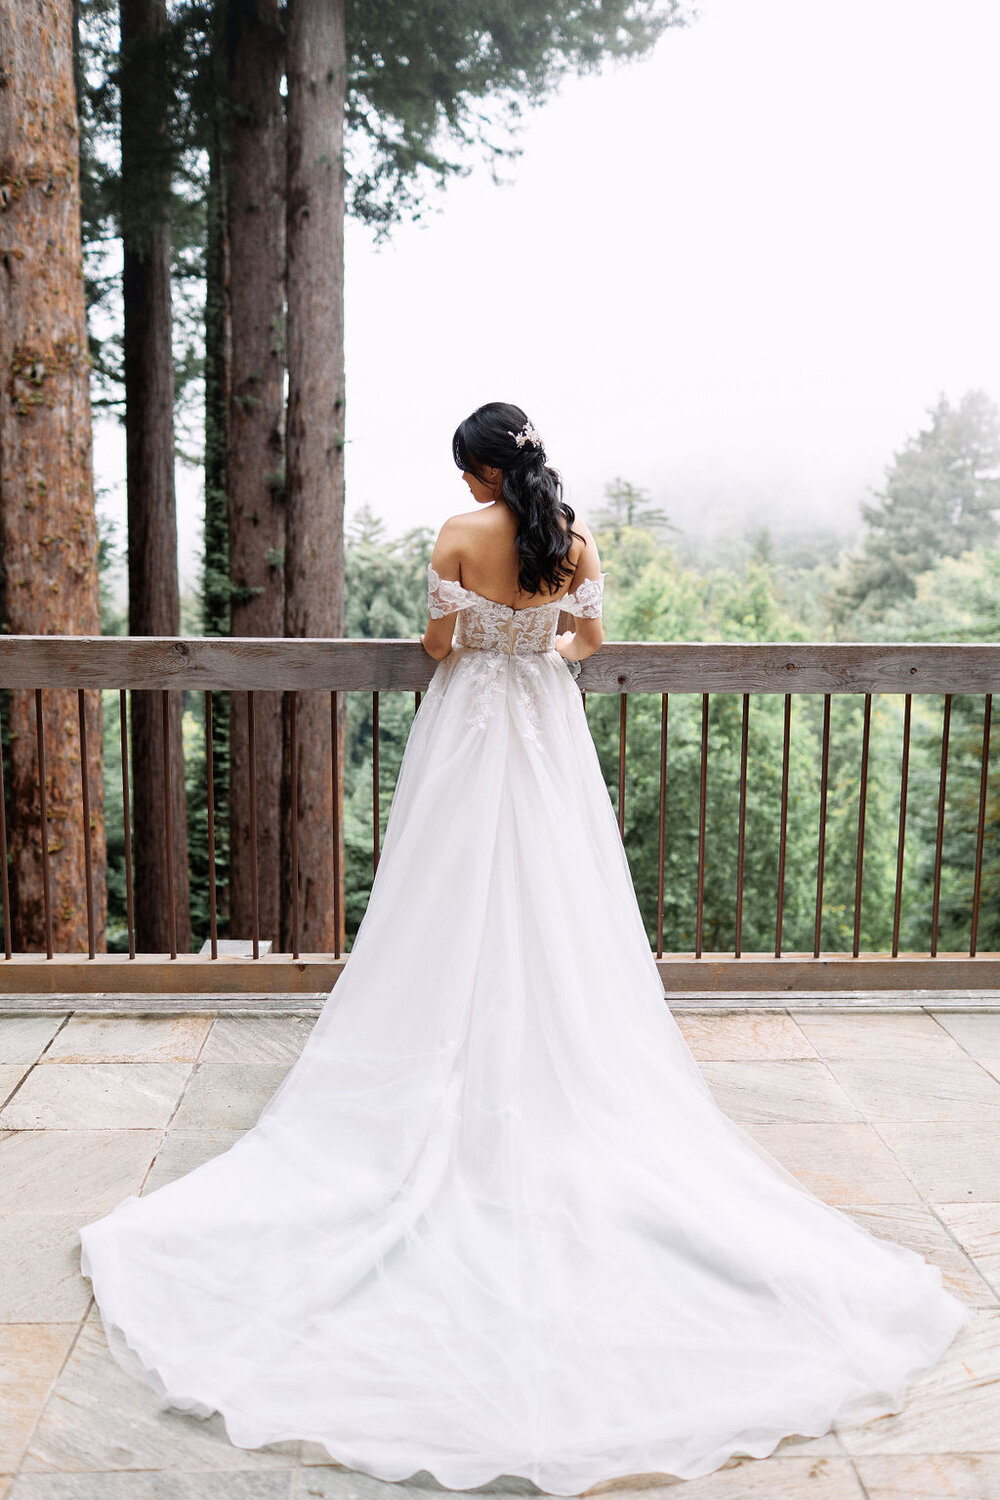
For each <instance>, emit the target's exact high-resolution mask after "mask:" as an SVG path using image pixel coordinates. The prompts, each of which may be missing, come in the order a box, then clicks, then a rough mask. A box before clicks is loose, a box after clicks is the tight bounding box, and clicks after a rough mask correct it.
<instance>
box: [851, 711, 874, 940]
mask: <svg viewBox="0 0 1000 1500" xmlns="http://www.w3.org/2000/svg"><path fill="white" fill-rule="evenodd" d="M871 727H872V695H871V693H866V694H865V720H864V728H863V730H862V732H861V783H860V785H859V787H858V854H857V862H856V864H855V868H854V947H853V949H852V952H853V955H854V957H855V958H857V956H858V953H859V951H860V947H861V883H862V878H863V873H864V864H865V812H866V810H867V807H868V748H869V744H870V741H871Z"/></svg>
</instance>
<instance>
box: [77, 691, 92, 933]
mask: <svg viewBox="0 0 1000 1500" xmlns="http://www.w3.org/2000/svg"><path fill="white" fill-rule="evenodd" d="M76 706H77V713H78V716H79V720H80V790H81V793H82V802H83V877H84V885H85V888H86V893H87V956H88V958H93V957H94V954H95V952H96V949H97V943H96V938H95V932H94V865H93V849H92V846H91V830H90V772H89V757H88V755H87V704H86V701H85V698H84V690H83V688H77V690H76Z"/></svg>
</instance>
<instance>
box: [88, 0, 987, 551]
mask: <svg viewBox="0 0 1000 1500" xmlns="http://www.w3.org/2000/svg"><path fill="white" fill-rule="evenodd" d="M700 10H701V15H700V18H699V19H698V20H696V21H695V22H693V23H692V25H691V26H690V27H689V28H687V29H684V30H677V31H668V32H667V34H666V35H665V37H664V38H663V39H662V41H661V42H660V44H659V46H658V48H657V50H656V52H655V54H654V55H653V56H652V57H651V58H650V59H648V60H647V61H646V62H644V63H640V64H637V65H630V66H622V67H620V68H615V69H613V70H609V71H607V72H605V73H603V74H602V75H600V76H598V77H593V78H587V79H578V80H572V81H571V82H569V83H567V84H566V85H565V87H564V88H563V90H562V93H561V95H560V96H559V97H557V98H556V99H554V100H553V101H551V102H550V103H548V104H547V105H545V106H544V107H543V108H542V109H541V110H539V111H534V112H532V113H531V114H530V115H529V116H528V124H527V126H526V128H525V129H524V131H523V132H522V135H521V140H520V143H521V145H522V146H523V155H522V157H521V158H520V159H519V160H518V161H516V162H515V163H513V164H512V165H511V166H510V167H509V168H508V169H507V171H508V175H509V176H510V177H511V178H512V183H511V185H509V186H504V187H500V188H498V187H495V186H494V185H493V183H492V182H491V180H490V177H489V174H488V172H487V171H486V170H485V168H477V169H476V170H475V171H474V172H473V174H472V176H471V177H469V178H467V179H465V180H462V181H458V182H454V183H452V185H451V186H450V187H449V188H448V189H447V191H446V193H445V194H444V195H442V196H441V197H440V199H439V200H438V201H439V205H440V207H439V211H437V212H432V213H431V214H430V215H429V217H428V219H427V220H426V222H425V223H424V224H423V225H408V226H403V227H402V228H400V229H398V230H397V231H395V233H394V235H393V238H392V241H391V242H390V244H389V245H388V246H386V247H384V248H380V249H375V248H373V246H372V243H371V239H370V236H369V235H368V234H367V233H366V232H365V231H364V230H363V229H362V228H360V227H359V226H357V225H351V226H349V232H348V252H347V380H348V385H347V427H348V437H349V446H348V449H347V464H348V490H347V512H348V516H350V515H351V514H352V513H353V512H354V511H356V510H357V508H358V507H359V506H360V505H361V504H364V503H367V504H368V505H370V506H371V507H372V509H373V510H374V511H375V512H376V513H378V514H380V515H382V516H383V517H384V518H385V520H386V522H387V523H388V526H389V530H390V532H391V533H393V534H396V533H398V532H401V531H402V530H404V529H405V528H406V527H408V526H411V525H416V524H420V523H424V524H427V525H431V526H434V527H437V526H438V525H439V524H440V523H441V522H442V521H443V520H444V519H445V517H446V516H448V515H450V514H452V513H453V512H454V511H456V510H464V509H468V508H469V506H468V498H467V492H466V491H465V489H464V487H460V486H461V481H460V479H459V477H458V473H457V471H456V469H455V468H454V466H453V464H452V462H451V456H450V440H451V434H452V431H453V429H454V427H455V426H456V425H457V422H458V421H459V420H460V419H461V418H462V417H463V416H465V415H466V414H467V413H468V412H469V411H471V410H472V409H473V408H474V407H475V406H477V405H479V404H480V403H481V402H483V401H488V400H508V401H515V402H517V403H518V404H519V405H521V406H523V407H524V408H525V410H526V411H527V412H528V414H529V416H530V417H531V418H532V420H533V421H534V422H535V423H536V425H537V426H538V427H539V428H540V430H541V431H542V433H543V434H544V435H545V438H546V442H547V447H548V451H549V455H550V459H551V461H552V462H553V463H555V465H556V466H557V467H558V468H560V469H561V470H562V472H563V475H564V478H565V480H566V486H567V496H568V498H569V500H570V503H571V504H573V505H574V506H575V507H576V508H577V511H578V513H579V514H581V515H583V516H584V517H585V518H586V517H587V516H588V515H590V514H591V513H592V511H594V510H596V509H597V508H598V506H599V505H600V503H601V497H602V492H603V488H604V485H605V484H606V483H607V482H608V481H609V480H611V479H613V478H614V477H615V476H616V475H621V476H623V477H624V478H626V479H628V480H629V481H631V482H632V483H633V484H637V485H640V486H642V487H645V488H648V489H649V490H650V492H651V498H652V500H653V501H654V502H655V503H658V504H661V505H663V506H664V507H665V508H666V509H667V510H668V511H669V512H670V513H671V514H672V515H673V516H674V517H675V518H676V519H677V520H678V521H680V522H681V524H684V525H687V526H690V527H692V528H698V529H700V530H701V531H702V532H707V533H708V534H709V535H711V534H712V533H713V532H718V531H722V530H723V529H728V528H729V527H731V526H732V525H733V524H734V522H735V524H737V525H739V526H742V525H743V523H744V521H745V520H746V521H750V520H752V519H753V518H756V517H760V518H761V519H771V518H773V517H774V515H775V514H776V513H777V512H781V513H782V514H783V515H786V516H787V515H789V514H792V515H796V518H797V520H799V521H801V523H802V524H805V525H809V524H812V523H815V524H817V525H831V524H832V525H835V526H841V527H845V528H847V529H850V527H851V526H852V524H853V519H854V517H855V515H856V508H857V504H858V501H859V500H860V499H862V498H864V497H865V495H866V494H867V492H868V491H869V490H870V488H871V487H872V486H877V485H878V484H879V482H880V481H881V478H882V475H883V472H884V468H885V465H886V464H887V463H888V462H889V460H890V458H891V455H892V452H893V450H894V449H895V448H898V447H899V446H900V445H901V444H902V442H903V441H904V439H905V437H906V436H907V435H908V434H910V433H912V432H914V431H915V430H916V428H917V427H918V426H919V425H920V424H921V422H922V420H923V416H924V413H925V411H926V408H927V407H928V406H929V405H931V404H932V403H933V402H935V401H936V399H937V397H938V396H939V394H940V393H942V392H944V393H946V394H947V395H948V396H949V397H951V398H952V399H957V398H958V397H959V396H960V395H961V394H962V392H963V391H965V390H967V389H969V388H970V387H972V386H982V387H984V388H985V389H986V390H987V391H988V392H989V393H990V394H991V395H992V396H993V397H994V398H995V399H1000V278H998V274H997V268H998V266H1000V200H998V194H997V185H996V145H997V141H998V139H1000V89H998V88H997V84H996V76H997V65H998V60H1000V4H998V3H997V0H948V3H947V4H945V5H943V4H942V3H941V0H840V3H838V4H837V5H836V6H831V5H830V4H829V3H822V4H821V3H820V0H700ZM116 446H117V445H116V444H113V443H110V442H108V441H107V440H106V439H105V440H104V441H102V443H101V445H100V448H99V465H100V468H101V469H102V470H103V473H104V477H105V482H107V479H108V478H109V477H112V476H113V472H114V471H115V470H116V469H117V467H118V460H117V459H116V456H115V452H114V450H115V448H116ZM180 477H181V486H182V494H183V501H182V507H181V527H180V529H181V565H182V572H183V574H184V576H185V577H186V578H187V579H193V577H194V554H195V550H196V545H197V536H198V530H199V527H200V508H201V501H200V493H199V487H198V484H197V480H196V479H192V477H191V476H190V474H182V475H181V476H180Z"/></svg>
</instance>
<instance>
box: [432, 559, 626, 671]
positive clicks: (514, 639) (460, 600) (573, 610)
mask: <svg viewBox="0 0 1000 1500" xmlns="http://www.w3.org/2000/svg"><path fill="white" fill-rule="evenodd" d="M607 576H608V575H607V573H602V574H601V576H600V578H585V579H584V580H583V582H582V583H581V584H580V587H579V588H578V589H574V590H573V591H572V592H571V593H569V594H563V596H562V597H561V598H560V599H556V600H554V601H553V602H552V603H551V604H530V605H528V606H527V607H526V608H524V609H515V608H514V607H513V605H510V604H500V603H499V602H498V601H497V600H496V599H487V597H486V595H485V594H477V593H476V592H475V590H474V589H467V588H466V587H465V586H464V584H461V583H459V582H458V579H457V578H442V577H441V576H440V574H439V573H438V571H437V569H436V568H435V567H434V566H433V564H432V563H428V564H427V609H428V612H429V613H430V615H431V618H432V619H435V620H438V619H440V618H441V617H442V616H443V615H451V614H454V613H455V611H456V610H458V611H459V615H458V624H457V625H456V627H455V641H456V644H457V645H459V646H469V647H471V648H472V649H473V650H476V651H501V652H504V653H505V654H507V655H512V656H524V655H530V654H532V653H534V652H537V651H552V650H554V649H555V641H556V630H557V628H558V624H559V611H560V610H561V609H564V610H566V611H567V613H569V614H571V615H575V616H576V617H577V618H583V619H599V618H600V614H601V609H602V604H603V597H604V580H605V578H607Z"/></svg>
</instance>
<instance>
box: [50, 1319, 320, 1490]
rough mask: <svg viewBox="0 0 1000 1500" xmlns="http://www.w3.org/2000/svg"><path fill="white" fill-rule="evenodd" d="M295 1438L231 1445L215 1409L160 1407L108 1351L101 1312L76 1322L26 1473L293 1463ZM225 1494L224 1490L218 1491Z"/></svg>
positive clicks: (287, 1466) (214, 1468)
mask: <svg viewBox="0 0 1000 1500" xmlns="http://www.w3.org/2000/svg"><path fill="white" fill-rule="evenodd" d="M297 1462H298V1445H297V1444H296V1443H275V1444H273V1445H272V1446H271V1447H267V1448H254V1449H247V1448H237V1447H236V1446H235V1445H234V1444H232V1443H231V1442H230V1441H229V1439H228V1438H227V1437H226V1433H225V1428H224V1427H223V1424H222V1419H221V1417H219V1416H218V1415H215V1416H212V1417H209V1418H208V1419H207V1420H205V1421H202V1420H200V1419H198V1418H194V1417H190V1416H185V1415H184V1414H183V1413H182V1412H176V1411H171V1410H169V1409H166V1408H163V1407H162V1405H161V1403H160V1399H159V1397H158V1396H157V1394H156V1392H155V1391H153V1390H151V1389H150V1388H149V1387H148V1386H146V1385H145V1384H143V1382H142V1381H139V1380H136V1379H134V1378H133V1377H132V1376H131V1375H128V1374H127V1373H126V1372H125V1371H124V1370H123V1369H122V1368H121V1367H120V1366H119V1365H118V1364H117V1363H116V1362H115V1360H114V1359H113V1358H112V1357H111V1353H110V1351H109V1349H108V1346H107V1341H106V1339H105V1337H104V1330H103V1328H102V1327H101V1324H100V1320H99V1318H96V1317H95V1318H88V1319H87V1320H86V1321H85V1322H84V1324H83V1326H82V1328H81V1329H80V1336H79V1338H78V1339H77V1341H76V1343H75V1345H74V1346H73V1350H72V1353H71V1355H70V1357H69V1359H68V1360H67V1361H66V1365H65V1368H64V1369H63V1370H62V1372H61V1373H60V1374H59V1376H58V1378H57V1379H56V1381H55V1385H54V1386H53V1389H52V1394H51V1396H50V1398H49V1400H48V1402H47V1403H46V1405H45V1409H44V1411H43V1412H42V1415H41V1417H40V1418H39V1421H38V1426H37V1427H36V1429H35V1432H34V1435H33V1436H32V1438H31V1443H30V1446H29V1449H28V1452H27V1455H26V1456H25V1459H24V1463H23V1468H24V1470H25V1472H27V1473H52V1472H56V1473H58V1472H67V1471H68V1472H70V1473H76V1474H85V1473H95V1472H99V1473H100V1472H105V1471H108V1470H122V1469H169V1470H178V1471H181V1472H192V1471H193V1472H201V1473H204V1472H206V1471H210V1470H211V1471H216V1472H220V1471H227V1470H231V1471H235V1472H239V1471H241V1470H246V1471H254V1470H259V1469H291V1468H294V1467H295V1466H296V1465H297ZM221 1493H222V1494H225V1491H224V1490H222V1491H221Z"/></svg>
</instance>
